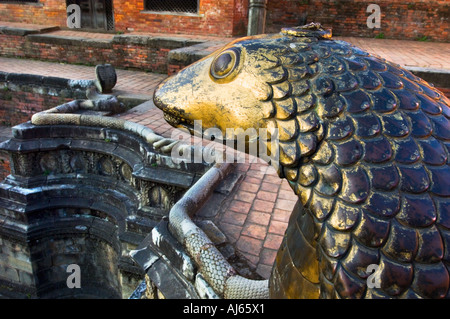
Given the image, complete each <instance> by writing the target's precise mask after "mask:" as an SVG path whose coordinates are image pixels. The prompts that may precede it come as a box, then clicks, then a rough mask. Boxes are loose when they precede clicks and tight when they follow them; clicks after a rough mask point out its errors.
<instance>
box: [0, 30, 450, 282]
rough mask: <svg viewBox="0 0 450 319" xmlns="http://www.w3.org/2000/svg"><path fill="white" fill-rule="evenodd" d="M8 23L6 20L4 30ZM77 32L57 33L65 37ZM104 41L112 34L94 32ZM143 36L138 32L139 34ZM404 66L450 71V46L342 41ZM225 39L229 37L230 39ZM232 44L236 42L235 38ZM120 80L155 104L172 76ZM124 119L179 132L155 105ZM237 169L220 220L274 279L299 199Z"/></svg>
mask: <svg viewBox="0 0 450 319" xmlns="http://www.w3.org/2000/svg"><path fill="white" fill-rule="evenodd" d="M1 25H2V23H1V22H0V26H1ZM74 32H75V31H64V30H63V31H55V35H59V36H63V35H67V34H71V35H72V36H75V35H77V34H79V33H80V32H78V33H74ZM81 33H82V36H89V37H92V38H95V39H98V40H99V41H101V40H102V39H106V38H109V37H111V36H113V35H111V34H101V33H95V34H89V33H85V32H81ZM138 35H139V34H136V36H138ZM340 39H342V40H346V41H348V42H351V43H354V44H355V45H357V46H359V47H361V48H363V49H366V50H367V51H369V52H371V53H374V54H378V55H380V56H382V57H384V58H386V59H388V60H391V61H393V62H396V63H398V64H400V65H403V66H415V67H421V68H432V69H440V70H446V71H449V72H450V58H449V57H450V43H433V42H418V41H399V40H388V39H364V38H353V37H352V38H344V37H342V38H340ZM224 40H225V39H224ZM229 40H231V39H229ZM116 68H117V69H116V71H117V75H118V82H117V84H116V86H115V88H114V93H117V94H119V93H120V94H128V95H136V96H139V97H140V98H141V99H143V100H151V98H152V94H153V91H154V89H155V87H156V85H157V84H158V83H159V82H161V81H162V80H163V79H164V78H166V75H164V74H154V73H147V72H140V71H131V70H122V69H120V68H119V66H116ZM0 71H5V72H15V73H27V74H38V75H51V76H58V77H63V78H70V79H94V78H95V71H94V67H89V66H80V65H69V64H61V63H51V62H43V61H34V60H24V59H14V58H4V57H0ZM119 116H120V117H121V118H124V119H127V120H130V121H133V122H137V123H140V124H143V125H146V126H148V127H149V128H151V129H153V130H154V131H155V132H157V133H159V134H161V135H163V136H167V137H170V136H171V134H172V130H173V128H172V127H171V126H169V125H168V124H167V123H166V122H165V120H164V119H163V116H162V112H161V111H160V110H159V109H157V108H156V107H154V105H153V103H152V102H147V103H144V104H142V105H139V106H137V107H136V108H134V109H131V110H129V111H128V112H126V113H124V114H121V115H119ZM9 136H10V128H7V127H3V128H0V139H5V138H8V137H9ZM237 170H238V171H239V172H241V173H242V175H243V179H242V181H241V182H240V184H239V185H238V187H237V189H236V190H235V193H234V194H233V197H232V199H231V200H229V201H227V202H226V205H225V207H223V209H222V211H221V213H220V214H219V216H218V217H217V218H218V220H217V221H216V223H217V225H218V226H219V228H220V229H221V230H222V231H223V232H224V233H225V235H226V236H227V237H228V240H229V241H230V242H231V243H233V244H234V245H235V247H236V249H237V250H238V251H239V252H240V253H241V254H242V256H243V257H244V258H245V259H246V260H247V261H248V263H249V264H250V265H251V266H252V267H254V269H255V270H256V272H257V273H258V274H259V275H260V276H262V277H263V278H268V277H269V275H270V270H271V267H272V264H273V261H274V258H275V254H276V251H277V250H278V247H279V245H280V243H281V240H282V238H283V234H284V231H285V229H286V226H287V222H288V219H289V215H290V212H291V211H292V208H293V207H294V205H295V203H296V200H297V198H296V196H295V195H294V193H293V192H292V190H291V189H290V187H289V185H288V183H287V182H286V181H285V180H280V179H279V178H278V176H277V175H276V174H275V172H274V170H273V169H272V168H271V167H269V166H268V165H267V164H265V163H261V162H260V161H257V162H255V163H248V162H247V163H240V164H238V165H237Z"/></svg>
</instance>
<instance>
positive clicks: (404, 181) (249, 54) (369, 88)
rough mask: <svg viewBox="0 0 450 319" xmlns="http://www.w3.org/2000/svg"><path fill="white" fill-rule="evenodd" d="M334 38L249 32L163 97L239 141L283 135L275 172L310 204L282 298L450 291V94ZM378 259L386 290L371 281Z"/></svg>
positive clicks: (278, 290)
mask: <svg viewBox="0 0 450 319" xmlns="http://www.w3.org/2000/svg"><path fill="white" fill-rule="evenodd" d="M330 37H331V34H330V33H329V32H327V31H325V30H323V29H322V28H321V27H320V25H318V24H310V25H307V26H304V27H298V28H288V29H283V30H282V32H281V33H279V34H272V35H260V36H255V37H247V38H242V39H239V40H236V41H234V42H232V43H230V44H229V45H227V46H226V47H225V48H223V49H222V50H219V51H217V52H215V53H213V54H212V55H210V56H208V57H206V58H204V59H203V60H201V61H199V62H197V63H195V64H193V65H191V66H189V67H188V68H186V69H184V70H182V71H181V72H180V73H178V74H177V75H175V76H174V77H171V78H169V79H167V80H166V81H165V82H164V83H162V84H161V86H160V87H159V88H158V89H157V91H156V92H155V95H154V101H155V104H156V106H158V107H159V108H161V109H162V110H163V111H164V114H165V119H166V120H167V121H168V122H169V123H170V124H172V125H173V126H176V127H185V128H188V129H190V130H191V132H192V128H193V127H192V125H193V122H194V121H195V120H201V121H202V127H203V130H206V129H208V128H211V127H216V128H218V129H220V130H221V132H222V134H223V136H225V137H226V138H228V139H232V138H234V137H233V136H230V135H227V128H234V129H236V128H241V129H242V130H246V129H249V128H255V129H259V128H265V129H267V131H268V132H269V133H272V132H276V131H277V132H278V134H277V136H278V144H277V151H278V152H279V163H278V164H279V165H276V168H277V170H278V174H279V175H280V177H283V178H286V179H287V180H288V181H289V183H290V185H291V187H292V188H293V189H294V191H295V193H296V194H297V195H298V196H299V202H300V203H301V205H300V206H302V208H301V209H302V211H301V212H295V213H296V215H293V217H291V221H292V223H291V222H290V223H289V226H288V230H287V232H286V234H287V235H286V236H285V237H284V240H283V243H282V245H281V248H280V250H279V252H278V256H277V260H276V263H275V267H274V272H273V275H272V277H271V280H272V282H273V284H272V288H271V295H272V296H284V297H286V296H287V297H293V298H299V297H318V296H322V297H336V296H339V297H342V298H344V297H368V298H370V297H396V296H399V297H404V298H409V297H417V296H419V297H421V296H424V297H431V298H437V297H444V296H448V291H449V287H450V281H449V278H450V275H449V272H448V271H447V268H446V266H445V265H446V264H448V263H449V260H448V259H449V257H448V254H444V243H447V242H449V240H450V232H449V231H448V229H449V228H448V225H449V224H448V221H449V220H450V210H449V209H448V204H447V203H448V198H449V197H450V170H449V167H448V159H449V158H450V156H449V154H448V141H449V139H450V107H449V106H450V101H449V99H448V98H446V97H445V96H444V95H443V94H442V93H441V92H439V91H438V90H436V89H435V88H433V87H432V86H431V85H430V84H428V83H427V82H426V81H424V80H422V79H420V78H418V77H417V76H415V75H413V74H412V73H411V72H409V71H407V70H405V69H403V68H401V67H400V66H398V65H395V64H393V63H391V62H388V61H386V60H384V59H382V58H380V57H377V56H373V55H371V54H369V53H367V52H365V51H363V50H361V49H359V48H356V47H354V46H352V45H350V44H349V43H346V42H343V41H335V40H331V39H330ZM268 137H270V136H268ZM260 139H261V135H260ZM266 144H267V147H269V145H270V144H269V143H266ZM272 149H273V146H272ZM272 164H274V163H272ZM431 234H432V235H431ZM431 237H432V239H430V240H428V239H425V238H431ZM319 261H320V264H319ZM370 265H378V268H377V269H379V272H378V275H379V279H380V286H379V288H374V289H373V287H369V286H368V285H367V274H366V272H365V270H366V269H368V267H369V266H370ZM400 265H401V266H400ZM422 265H425V266H422Z"/></svg>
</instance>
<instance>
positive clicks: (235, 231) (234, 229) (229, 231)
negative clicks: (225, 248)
mask: <svg viewBox="0 0 450 319" xmlns="http://www.w3.org/2000/svg"><path fill="white" fill-rule="evenodd" d="M220 229H221V230H222V231H223V232H224V233H225V234H226V236H227V238H228V240H229V241H230V243H232V244H233V243H235V242H236V241H237V240H238V238H239V236H240V235H241V231H242V227H241V226H237V225H233V224H228V223H224V222H221V223H220Z"/></svg>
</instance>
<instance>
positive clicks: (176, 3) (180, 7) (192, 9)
mask: <svg viewBox="0 0 450 319" xmlns="http://www.w3.org/2000/svg"><path fill="white" fill-rule="evenodd" d="M145 10H149V11H157V12H175V13H195V14H196V13H198V0H146V1H145Z"/></svg>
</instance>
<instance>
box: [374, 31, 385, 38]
mask: <svg viewBox="0 0 450 319" xmlns="http://www.w3.org/2000/svg"><path fill="white" fill-rule="evenodd" d="M375 39H384V33H383V32H380V33H378V34H377V35H376V36H375Z"/></svg>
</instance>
